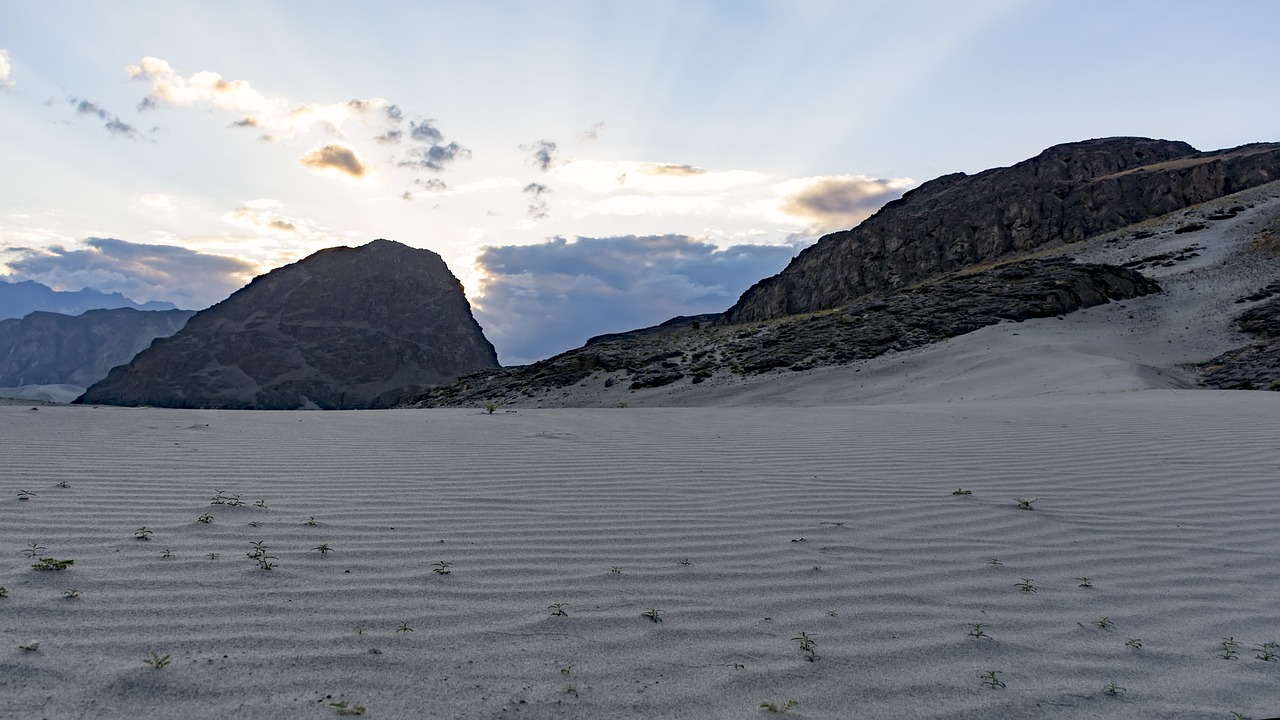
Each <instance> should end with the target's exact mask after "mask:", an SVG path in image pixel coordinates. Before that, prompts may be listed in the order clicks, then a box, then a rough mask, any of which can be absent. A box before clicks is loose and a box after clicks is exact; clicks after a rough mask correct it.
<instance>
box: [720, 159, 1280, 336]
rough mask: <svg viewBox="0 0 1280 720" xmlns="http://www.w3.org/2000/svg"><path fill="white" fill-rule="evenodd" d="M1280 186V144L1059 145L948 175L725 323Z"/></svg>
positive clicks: (832, 244) (778, 282)
mask: <svg viewBox="0 0 1280 720" xmlns="http://www.w3.org/2000/svg"><path fill="white" fill-rule="evenodd" d="M1277 178H1280V144H1262V145H1245V146H1243V147H1239V148H1235V149H1232V150H1223V151H1218V152H1210V153H1200V152H1198V151H1196V149H1195V148H1193V147H1191V146H1190V145H1188V144H1186V143H1183V142H1170V141H1166V140H1149V139H1145V138H1107V139H1101V140H1087V141H1084V142H1078V143H1071V144H1067V145H1058V146H1056V147H1052V148H1049V149H1048V150H1045V151H1044V152H1043V153H1041V154H1040V155H1039V156H1037V157H1034V158H1032V159H1030V160H1026V161H1024V162H1021V163H1018V164H1017V165H1014V166H1013V167H1008V168H997V169H994V170H987V171H985V172H982V173H979V174H977V175H972V176H969V175H965V174H963V173H958V174H954V175H946V176H943V177H940V178H938V179H936V180H932V181H930V182H927V183H925V184H923V185H921V186H920V187H919V188H917V189H915V190H913V191H911V192H908V193H907V194H906V195H904V196H903V197H902V198H901V199H899V200H895V201H894V202H891V203H889V204H888V205H885V206H884V207H883V208H881V210H880V211H879V212H878V213H876V214H875V215H874V216H872V217H871V218H868V219H867V220H866V221H864V222H863V223H862V224H861V225H859V226H857V227H855V228H853V229H852V230H847V231H843V232H838V233H833V234H831V235H827V236H825V237H823V238H822V239H821V240H819V241H818V242H817V243H816V244H815V245H813V246H812V247H809V248H808V249H806V250H804V251H803V252H801V253H800V254H799V255H798V256H797V257H796V258H795V259H793V260H792V261H791V263H790V264H789V265H788V266H787V267H786V269H784V270H783V271H782V272H781V273H779V274H778V275H775V276H773V277H771V278H767V279H765V280H762V281H760V282H758V283H756V284H755V285H754V286H752V287H751V288H750V289H748V290H747V291H746V292H745V293H744V294H743V295H742V297H741V298H740V299H739V300H738V302H737V303H736V304H735V305H734V306H733V307H732V308H730V309H729V310H728V311H727V312H726V313H725V321H727V322H730V323H737V322H748V321H756V320H767V319H770V318H776V317H782V316H785V315H792V314H796V313H805V312H815V311H819V310H827V309H831V308H836V307H839V306H841V305H844V304H846V303H848V302H850V301H852V300H853V299H855V298H858V297H861V296H863V295H867V294H870V293H874V292H880V291H886V290H892V289H895V288H899V287H905V286H907V285H910V284H912V283H915V282H918V281H920V280H922V279H924V278H927V277H931V276H933V275H937V274H940V273H946V272H949V271H953V270H957V269H960V268H963V267H967V266H970V265H974V264H978V263H982V262H986V261H989V260H993V259H996V258H999V257H1001V256H1004V255H1007V254H1010V253H1016V252H1019V251H1026V250H1030V249H1033V248H1037V247H1039V246H1041V245H1045V244H1047V243H1052V242H1068V243H1070V242H1075V241H1079V240H1083V239H1085V238H1087V237H1090V236H1093V235H1097V234H1099V233H1103V232H1107V231H1110V230H1114V229H1117V228H1121V227H1124V226H1126V225H1131V224H1133V223H1136V222H1139V221H1141V220H1145V219H1147V218H1151V217H1155V216H1157V215H1163V214H1165V213H1169V212H1173V211H1175V210H1179V209H1182V208H1185V207H1188V206H1190V205H1194V204H1197V203H1202V202H1205V201H1208V200H1212V199H1214V198H1218V197H1222V196H1223V195H1228V194H1230V193H1233V192H1238V191H1240V190H1244V189H1247V188H1250V187H1255V186H1257V185H1261V184H1263V183H1266V182H1270V181H1272V180H1275V179H1277Z"/></svg>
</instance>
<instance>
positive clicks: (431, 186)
mask: <svg viewBox="0 0 1280 720" xmlns="http://www.w3.org/2000/svg"><path fill="white" fill-rule="evenodd" d="M413 184H414V185H417V186H418V187H421V188H422V189H423V190H425V191H427V192H429V193H444V192H449V184H448V183H446V182H445V181H443V180H441V179H440V178H427V179H426V180H423V179H422V178H414V180H413Z"/></svg>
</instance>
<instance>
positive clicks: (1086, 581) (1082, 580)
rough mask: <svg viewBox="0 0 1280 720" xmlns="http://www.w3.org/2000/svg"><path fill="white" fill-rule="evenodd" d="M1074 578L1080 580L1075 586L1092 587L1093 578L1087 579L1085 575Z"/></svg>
mask: <svg viewBox="0 0 1280 720" xmlns="http://www.w3.org/2000/svg"><path fill="white" fill-rule="evenodd" d="M1076 579H1077V580H1079V581H1080V584H1079V585H1078V586H1077V587H1082V588H1091V587H1093V580H1091V579H1089V578H1087V577H1082V578H1076Z"/></svg>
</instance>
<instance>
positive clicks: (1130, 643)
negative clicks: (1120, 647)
mask: <svg viewBox="0 0 1280 720" xmlns="http://www.w3.org/2000/svg"><path fill="white" fill-rule="evenodd" d="M1124 645H1125V647H1131V648H1133V649H1134V650H1141V649H1142V638H1129V639H1128V640H1125V641H1124Z"/></svg>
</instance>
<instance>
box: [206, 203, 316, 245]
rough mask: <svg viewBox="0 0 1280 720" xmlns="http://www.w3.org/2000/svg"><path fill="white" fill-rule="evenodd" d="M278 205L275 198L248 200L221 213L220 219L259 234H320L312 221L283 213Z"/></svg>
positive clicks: (280, 236)
mask: <svg viewBox="0 0 1280 720" xmlns="http://www.w3.org/2000/svg"><path fill="white" fill-rule="evenodd" d="M280 207H281V203H280V202H278V201H276V200H250V201H248V202H246V203H244V204H243V205H241V206H240V207H238V208H236V209H235V210H232V211H231V212H229V213H226V214H225V215H223V216H222V220H223V222H226V223H229V224H231V225H234V226H236V227H238V228H242V229H245V230H252V231H253V232H254V233H256V234H258V235H260V236H271V237H276V238H292V237H293V236H295V235H298V234H302V235H307V236H313V235H317V234H320V230H319V229H318V228H316V227H315V225H314V223H311V222H308V221H306V220H301V219H299V218H295V217H290V216H288V215H285V214H284V213H282V212H280Z"/></svg>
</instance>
